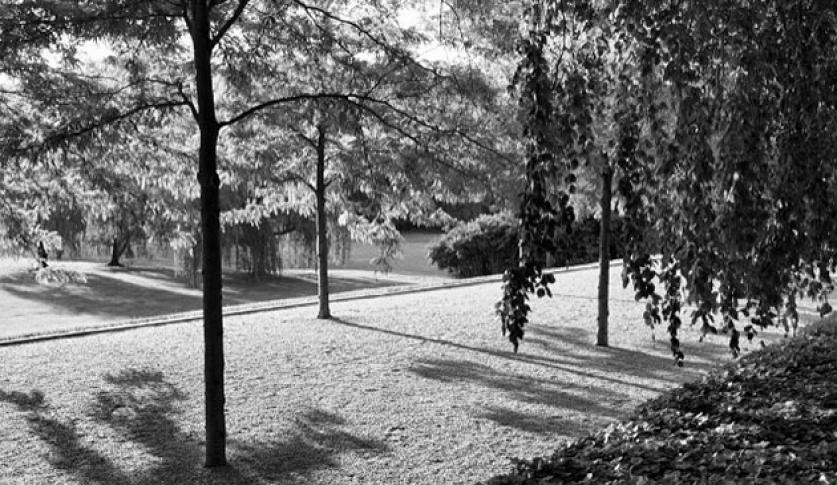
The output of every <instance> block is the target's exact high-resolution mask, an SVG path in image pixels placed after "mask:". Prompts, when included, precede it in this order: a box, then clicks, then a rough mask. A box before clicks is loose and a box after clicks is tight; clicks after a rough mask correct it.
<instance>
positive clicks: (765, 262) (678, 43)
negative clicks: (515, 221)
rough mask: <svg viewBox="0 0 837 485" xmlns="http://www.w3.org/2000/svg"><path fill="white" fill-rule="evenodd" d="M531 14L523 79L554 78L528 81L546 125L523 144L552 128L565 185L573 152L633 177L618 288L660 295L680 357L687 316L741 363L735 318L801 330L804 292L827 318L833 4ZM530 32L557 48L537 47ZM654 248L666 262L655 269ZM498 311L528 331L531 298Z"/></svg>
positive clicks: (626, 188) (535, 177)
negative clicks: (719, 337) (725, 343)
mask: <svg viewBox="0 0 837 485" xmlns="http://www.w3.org/2000/svg"><path fill="white" fill-rule="evenodd" d="M532 5H533V7H532V8H531V9H530V12H540V13H539V14H538V15H533V14H531V13H530V16H529V17H530V19H534V23H533V25H535V26H536V27H537V28H533V29H531V31H530V34H529V36H528V37H526V38H525V39H524V46H527V47H526V48H527V49H529V51H528V52H535V57H536V58H538V59H540V61H538V62H539V63H540V65H541V66H542V67H541V68H539V69H538V70H533V69H532V67H531V66H532V65H533V61H532V59H534V58H535V57H532V56H527V57H525V58H524V59H523V60H522V61H521V63H520V71H519V72H520V73H524V74H526V75H525V76H523V77H519V78H518V81H520V80H522V79H526V80H529V81H533V80H535V79H537V77H535V76H533V75H532V74H533V73H535V72H536V71H537V72H538V73H539V74H538V76H541V77H542V78H543V80H542V82H538V83H533V82H530V83H529V84H526V83H523V82H518V84H517V85H518V87H519V90H520V95H521V96H520V97H521V100H522V101H521V102H523V103H526V102H529V101H528V100H529V99H536V100H537V101H536V104H538V105H539V106H540V110H541V111H543V112H544V115H543V116H540V117H538V116H532V115H526V116H524V117H523V124H524V127H525V130H527V131H526V133H537V132H539V131H544V130H547V129H549V131H550V132H551V133H557V135H556V138H557V139H558V140H559V142H557V143H553V144H551V145H550V144H549V143H548V142H547V139H546V138H543V143H541V144H540V145H539V146H541V147H542V151H544V152H548V153H549V154H550V156H551V157H555V159H557V160H559V161H560V162H559V163H557V164H556V165H557V166H549V165H545V166H546V167H548V168H546V169H545V170H546V172H548V175H549V176H557V177H558V179H559V180H560V179H561V178H562V177H564V174H565V173H566V166H567V164H570V166H572V161H573V160H577V159H579V158H580V159H582V160H584V159H586V160H596V159H599V158H601V157H604V159H605V160H610V163H612V164H613V166H614V167H615V168H617V169H618V171H619V172H621V177H620V178H619V180H618V182H617V194H618V197H619V201H620V205H621V211H622V213H623V214H624V216H625V235H624V241H625V243H626V253H625V254H624V262H625V268H626V271H625V274H624V279H623V283H624V284H626V285H627V284H632V285H633V287H634V289H635V291H636V296H637V299H648V303H649V306H648V308H647V310H646V313H645V321H646V322H647V323H650V324H652V325H655V324H657V323H659V322H667V329H668V331H669V334H670V337H671V339H670V342H671V351H672V354H673V356H674V360H675V363H676V364H678V365H682V361H683V352H682V350H681V349H680V343H679V339H678V331H679V329H680V328H681V326H682V325H683V324H684V322H690V323H691V324H692V325H695V324H699V325H701V327H702V328H703V330H704V331H705V332H717V331H724V332H726V333H727V334H728V335H729V337H730V350H731V352H732V353H733V354H734V355H737V353H738V344H737V341H738V339H739V338H740V335H741V332H740V330H739V329H738V328H737V322H740V321H742V320H744V319H748V320H749V321H743V322H741V323H742V324H743V325H744V326H745V327H746V328H753V327H759V326H765V325H770V324H772V323H777V322H778V323H781V324H784V325H785V326H786V327H787V326H790V325H795V322H796V321H797V320H798V315H797V312H796V300H797V298H801V297H804V296H808V297H812V298H814V299H816V300H818V302H819V305H820V306H819V309H820V313H821V314H826V313H828V311H830V309H831V306H830V305H829V304H828V302H827V294H828V293H829V292H830V291H831V289H832V288H833V285H832V281H831V273H832V272H833V270H834V268H835V262H836V261H835V258H834V248H835V242H837V241H835V240H834V235H833V234H834V232H833V231H831V230H830V228H831V226H833V223H834V221H835V220H836V219H837V202H835V200H837V197H835V196H834V194H835V192H837V183H835V182H837V174H835V164H834V163H833V154H834V153H835V151H834V147H835V146H837V135H835V133H836V132H835V130H834V125H835V122H837V121H835V120H837V116H835V115H837V112H835V110H837V87H835V84H834V83H833V81H832V79H833V74H834V73H835V72H837V61H835V58H834V56H833V52H834V51H835V48H837V22H835V18H837V12H835V8H837V6H835V5H833V4H831V3H827V2H826V3H824V2H818V1H812V0H796V1H793V2H780V1H766V2H725V1H720V0H719V1H710V2H701V3H693V2H675V1H657V2H640V1H634V0H624V1H616V2H598V3H592V4H590V3H588V2H558V1H551V0H548V1H533V2H532ZM538 22H540V23H538ZM538 26H539V27H538ZM534 33H537V35H540V36H544V37H545V38H544V39H543V40H542V41H540V42H535V43H533V42H532V41H531V39H532V35H535V34H534ZM604 34H606V35H604ZM610 42H612V43H610ZM567 45H569V46H572V49H571V50H569V51H568V50H567V49H565V48H564V47H565V46H567ZM550 46H554V47H550ZM550 49H552V51H551V50H550ZM551 52H554V54H550V53H551ZM544 59H549V61H547V60H544ZM550 63H554V67H552V68H551V70H549V71H548V70H547V66H549V65H550ZM604 81H607V82H604ZM550 82H551V83H550ZM532 112H533V113H534V112H536V111H534V110H533V111H532ZM548 112H558V113H559V114H561V115H563V116H565V120H566V121H565V122H564V123H560V122H556V121H554V120H553V119H551V118H549V117H548V116H546V113H548ZM553 116H556V115H553ZM571 135H576V136H577V137H576V138H573V137H572V136H571ZM527 179H528V181H529V186H528V187H527V191H534V192H536V193H537V194H539V195H537V196H526V197H528V199H531V200H538V198H539V197H540V198H543V197H546V196H547V194H549V193H550V189H549V187H548V185H547V184H544V183H543V182H542V181H543V180H544V175H543V174H539V173H535V172H532V173H530V172H527ZM571 180H572V181H574V180H573V179H571ZM567 182H568V183H571V182H570V181H567ZM528 199H527V200H528ZM538 207H539V208H538V210H540V211H541V212H542V213H543V214H551V213H553V212H554V208H552V207H551V206H550V205H549V204H538ZM521 213H522V214H524V215H525V211H523V212H521ZM537 227H538V221H537V220H536V219H535V218H526V217H524V218H523V219H522V225H521V231H522V232H523V233H525V232H526V231H532V230H536V229H535V228H537ZM527 244H529V243H527ZM656 252H659V253H661V258H660V259H659V260H655V259H652V258H651V254H654V253H656ZM538 281H539V280H538V275H537V273H536V272H529V273H528V274H527V276H525V277H523V278H522V279H520V281H518V282H516V283H515V284H514V287H515V288H525V287H526V285H529V286H530V288H532V289H534V285H536V284H538ZM658 286H659V287H660V288H659V289H658ZM504 301H509V302H510V304H509V305H507V307H503V308H501V314H502V315H503V318H504V319H507V318H509V317H508V316H511V318H512V319H514V320H516V321H520V322H525V314H526V311H527V308H526V307H525V298H523V297H518V298H516V299H515V300H510V299H509V298H508V296H507V297H505V299H504ZM687 307H691V309H692V310H691V312H690V314H689V315H688V316H687V315H684V311H685V308H687ZM718 316H719V318H718V323H717V324H716V323H715V320H716V317H718ZM504 321H505V320H504ZM521 335H522V334H521Z"/></svg>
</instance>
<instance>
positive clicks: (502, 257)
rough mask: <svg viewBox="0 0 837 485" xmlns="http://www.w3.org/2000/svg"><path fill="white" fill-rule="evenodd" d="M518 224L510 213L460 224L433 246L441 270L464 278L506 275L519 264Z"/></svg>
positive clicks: (434, 256) (432, 255)
mask: <svg viewBox="0 0 837 485" xmlns="http://www.w3.org/2000/svg"><path fill="white" fill-rule="evenodd" d="M517 226H518V224H517V220H516V219H515V218H514V216H512V215H511V214H510V213H507V212H501V213H499V214H490V215H482V216H479V217H477V218H476V219H474V220H473V221H471V222H465V223H460V224H458V225H457V226H456V227H454V228H453V229H451V230H450V231H448V232H447V233H446V234H445V235H444V236H442V238H441V239H440V240H439V242H438V243H436V244H435V245H433V246H431V248H430V252H429V254H428V257H429V258H430V260H431V261H433V263H434V264H435V265H436V266H437V267H439V268H440V269H446V270H448V271H449V272H451V273H452V274H455V275H457V276H461V277H464V278H467V277H470V276H481V275H488V274H495V273H502V272H503V271H504V270H505V269H506V268H508V267H510V266H512V265H514V264H515V262H516V260H517Z"/></svg>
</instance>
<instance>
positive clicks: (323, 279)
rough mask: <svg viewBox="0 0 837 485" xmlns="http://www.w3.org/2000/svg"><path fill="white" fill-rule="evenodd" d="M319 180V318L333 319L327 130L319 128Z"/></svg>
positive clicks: (315, 190) (322, 127) (316, 187)
mask: <svg viewBox="0 0 837 485" xmlns="http://www.w3.org/2000/svg"><path fill="white" fill-rule="evenodd" d="M317 133H318V136H317V180H316V186H315V187H314V193H315V195H316V198H317V296H318V297H319V300H320V311H319V313H317V318H331V310H330V309H329V307H328V227H327V225H326V188H327V184H326V182H325V164H326V160H325V144H326V128H325V126H324V125H319V126H317Z"/></svg>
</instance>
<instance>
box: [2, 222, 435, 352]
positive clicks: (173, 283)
mask: <svg viewBox="0 0 837 485" xmlns="http://www.w3.org/2000/svg"><path fill="white" fill-rule="evenodd" d="M434 238H438V235H436V234H429V233H407V234H405V242H404V245H403V256H402V258H400V259H398V260H396V261H395V262H394V270H393V272H392V273H389V274H383V273H380V272H375V271H374V269H373V268H372V267H371V266H370V265H369V259H370V258H371V257H372V255H373V253H374V248H372V247H370V246H367V245H358V246H357V247H355V248H354V250H353V252H352V255H351V257H350V258H349V260H348V261H347V262H346V264H345V265H340V266H335V267H334V268H332V269H331V271H330V281H329V287H330V290H331V293H333V294H338V293H342V292H349V291H360V290H366V289H374V288H383V287H393V286H403V285H415V284H428V283H432V282H436V281H440V280H448V279H450V276H449V275H447V274H446V273H445V272H443V271H440V270H438V269H437V268H435V267H433V266H432V265H431V263H430V262H428V261H427V259H426V252H427V250H426V246H427V244H428V243H429V242H431V241H432V240H433V239H434ZM51 266H52V267H53V268H59V269H63V270H68V271H74V272H77V273H79V274H81V275H83V276H84V277H85V281H82V282H74V283H69V284H64V285H42V284H38V283H37V282H36V281H35V278H34V273H33V271H32V270H33V268H34V262H33V261H31V260H11V259H5V260H0V315H2V317H0V340H3V339H8V338H13V337H19V336H22V335H30V334H43V333H51V332H60V331H64V330H67V329H87V328H91V327H99V326H103V325H108V324H110V323H113V322H119V321H125V320H130V319H136V318H144V317H152V316H157V315H168V314H172V313H179V312H188V311H194V310H199V309H200V308H201V305H202V303H201V302H202V296H201V291H200V290H197V289H191V288H187V287H185V286H184V285H183V284H182V283H181V282H180V281H178V280H177V279H176V278H175V276H174V271H173V269H172V268H171V267H167V266H164V265H163V263H162V262H161V261H137V262H134V261H131V262H130V266H128V267H125V268H109V267H107V266H106V265H105V263H104V262H102V261H53V262H51ZM316 294H317V276H316V274H315V272H314V271H313V270H303V269H289V270H285V271H284V272H283V273H282V274H281V275H279V276H270V277H268V278H266V279H262V280H261V281H253V280H252V279H251V278H249V277H248V276H247V275H246V274H242V273H234V272H227V273H226V274H225V275H224V304H225V305H241V304H247V303H257V302H266V301H272V300H289V299H296V300H297V301H300V299H303V300H309V299H310V298H305V297H313V296H316Z"/></svg>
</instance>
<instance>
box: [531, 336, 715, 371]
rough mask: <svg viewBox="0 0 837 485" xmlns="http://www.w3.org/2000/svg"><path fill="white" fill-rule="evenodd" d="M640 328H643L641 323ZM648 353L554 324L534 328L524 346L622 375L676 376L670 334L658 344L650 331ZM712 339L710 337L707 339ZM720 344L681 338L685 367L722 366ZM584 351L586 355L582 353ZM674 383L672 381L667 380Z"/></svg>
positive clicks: (701, 369) (706, 368)
mask: <svg viewBox="0 0 837 485" xmlns="http://www.w3.org/2000/svg"><path fill="white" fill-rule="evenodd" d="M637 325H643V324H642V323H639V322H638V323H637ZM648 335H649V338H648V346H649V347H651V349H649V351H648V352H644V351H639V350H630V349H624V348H620V347H615V346H609V347H599V346H597V345H596V344H595V342H596V340H595V337H594V335H593V332H592V331H590V330H587V329H582V328H578V327H555V326H550V325H533V326H532V327H531V328H530V329H529V330H528V333H527V335H526V337H524V340H523V342H524V345H536V346H538V347H539V348H540V349H542V350H543V351H545V352H548V353H551V354H557V355H562V356H567V357H572V358H576V359H584V360H591V359H601V362H600V365H602V366H605V367H613V368H614V369H618V370H619V372H622V373H629V374H630V375H632V376H635V377H649V378H651V377H653V378H655V379H659V378H662V379H666V376H665V375H666V374H668V375H669V376H671V375H672V372H671V371H672V365H673V362H674V361H673V359H672V358H671V357H670V347H669V337H668V334H667V333H666V334H665V335H663V336H662V337H660V338H658V339H657V340H656V341H654V340H652V339H651V333H650V330H649V334H648ZM721 337H722V338H724V343H725V342H726V340H725V339H726V337H725V336H723V335H722V336H721ZM707 338H708V337H707ZM718 343H719V342H715V341H714V340H713V341H709V340H707V341H705V342H690V341H684V339H682V338H681V346H682V348H683V350H684V352H685V353H686V360H685V365H686V366H687V369H688V370H689V371H697V372H701V373H702V372H707V371H709V370H711V369H713V368H715V367H716V366H717V365H718V364H719V363H721V362H720V361H719V357H721V356H723V355H725V348H726V347H725V344H724V346H719V345H718ZM578 348H584V349H585V352H584V353H582V352H578V351H577V350H573V349H578ZM666 380H671V379H666Z"/></svg>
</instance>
